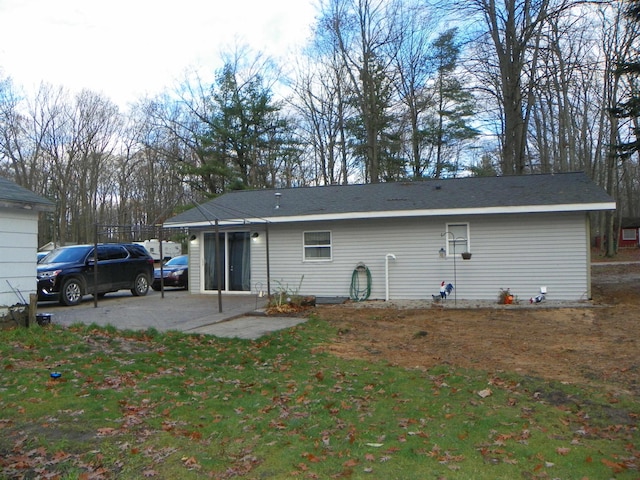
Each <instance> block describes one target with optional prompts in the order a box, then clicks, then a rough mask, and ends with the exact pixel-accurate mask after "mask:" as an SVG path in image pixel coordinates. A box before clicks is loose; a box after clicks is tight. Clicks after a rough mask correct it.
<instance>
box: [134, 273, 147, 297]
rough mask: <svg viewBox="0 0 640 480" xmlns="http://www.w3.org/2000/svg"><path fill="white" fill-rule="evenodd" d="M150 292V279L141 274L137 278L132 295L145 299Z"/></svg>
mask: <svg viewBox="0 0 640 480" xmlns="http://www.w3.org/2000/svg"><path fill="white" fill-rule="evenodd" d="M148 291H149V279H148V278H147V276H146V275H145V274H144V273H139V274H138V276H137V277H136V281H135V283H134V284H133V288H132V289H131V293H133V294H134V295H135V296H136V297H144V296H145V295H146V294H147V292H148Z"/></svg>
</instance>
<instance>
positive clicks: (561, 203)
mask: <svg viewBox="0 0 640 480" xmlns="http://www.w3.org/2000/svg"><path fill="white" fill-rule="evenodd" d="M615 207H616V205H615V202H614V200H613V199H612V198H611V197H610V196H609V195H608V194H607V193H605V191H604V190H603V189H601V188H600V187H598V186H597V185H596V184H595V183H593V182H592V181H591V180H590V179H589V178H588V177H587V176H586V175H585V174H584V173H562V174H553V175H528V176H503V177H469V178H456V179H446V180H442V179H439V180H425V181H416V182H398V183H379V184H368V185H342V186H320V187H301V188H290V189H275V190H253V191H234V192H230V193H227V194H224V195H222V196H220V197H218V198H216V199H214V200H211V201H209V202H207V203H205V204H203V205H198V206H197V207H196V208H193V209H191V210H188V211H186V212H184V213H181V214H179V215H177V216H175V217H173V218H171V219H169V220H167V221H166V222H165V224H164V226H165V227H181V228H188V229H189V232H190V234H191V241H190V245H189V255H190V259H189V262H190V264H189V275H190V278H189V288H190V290H191V292H192V293H209V292H214V291H217V288H218V278H220V289H221V291H222V292H226V293H250V292H252V293H258V292H269V293H272V292H274V291H280V292H282V291H284V292H287V293H298V294H301V295H315V296H317V297H348V296H350V297H352V298H354V299H357V300H362V299H365V298H368V299H424V298H427V299H430V298H431V295H433V294H438V293H439V289H440V285H441V284H442V282H445V283H446V284H448V283H451V284H453V285H454V288H455V293H456V298H458V299H468V300H474V299H478V300H494V299H496V298H497V297H498V294H499V293H500V290H501V289H507V288H508V289H510V291H511V293H512V294H514V295H515V296H516V297H520V298H529V297H531V296H534V295H537V294H539V293H540V290H541V289H545V290H546V291H547V295H548V298H549V299H553V300H580V299H587V298H590V297H591V286H590V284H591V282H590V248H589V237H590V226H589V215H588V212H592V211H600V210H613V209H615ZM216 239H217V241H218V242H217V244H218V248H219V251H220V255H219V257H220V260H221V261H220V263H217V262H216V261H215V259H216ZM463 253H464V254H465V257H470V258H469V259H468V260H466V259H464V258H463V256H462V254H463Z"/></svg>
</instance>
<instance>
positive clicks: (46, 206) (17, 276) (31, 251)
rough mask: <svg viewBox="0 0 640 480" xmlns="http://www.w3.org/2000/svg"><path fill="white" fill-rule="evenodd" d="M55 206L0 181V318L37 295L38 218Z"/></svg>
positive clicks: (1, 179)
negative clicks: (30, 296)
mask: <svg viewBox="0 0 640 480" xmlns="http://www.w3.org/2000/svg"><path fill="white" fill-rule="evenodd" d="M53 209H54V204H53V203H52V202H50V201H49V200H47V199H46V198H43V197H41V196H39V195H36V194H35V193H33V192H31V191H29V190H27V189H26V188H23V187H21V186H19V185H17V184H16V183H14V182H12V181H11V180H8V179H6V178H2V177H0V317H2V316H4V315H5V314H6V312H7V310H8V307H10V306H13V305H16V304H25V303H28V302H29V294H31V293H35V292H36V252H37V251H38V215H39V214H40V212H50V211H53Z"/></svg>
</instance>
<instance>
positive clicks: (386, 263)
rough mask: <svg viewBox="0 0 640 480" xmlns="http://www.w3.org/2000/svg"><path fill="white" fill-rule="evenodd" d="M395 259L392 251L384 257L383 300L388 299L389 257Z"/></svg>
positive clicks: (386, 300)
mask: <svg viewBox="0 0 640 480" xmlns="http://www.w3.org/2000/svg"><path fill="white" fill-rule="evenodd" d="M390 258H391V259H393V260H395V259H396V256H395V255H394V254H393V253H387V254H386V255H385V257H384V284H385V296H384V300H385V302H388V301H389V259H390Z"/></svg>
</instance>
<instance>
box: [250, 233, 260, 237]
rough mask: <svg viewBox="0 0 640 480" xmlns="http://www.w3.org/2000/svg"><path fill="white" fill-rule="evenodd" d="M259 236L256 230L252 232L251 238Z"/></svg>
mask: <svg viewBox="0 0 640 480" xmlns="http://www.w3.org/2000/svg"><path fill="white" fill-rule="evenodd" d="M259 236H260V234H259V233H258V232H253V234H252V235H251V238H258V237H259Z"/></svg>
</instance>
